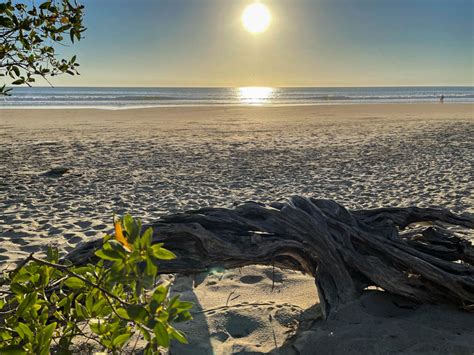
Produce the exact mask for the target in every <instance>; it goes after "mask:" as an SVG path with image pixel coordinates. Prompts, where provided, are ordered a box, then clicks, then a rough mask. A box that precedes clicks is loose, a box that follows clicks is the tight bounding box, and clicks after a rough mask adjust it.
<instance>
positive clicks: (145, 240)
mask: <svg viewBox="0 0 474 355" xmlns="http://www.w3.org/2000/svg"><path fill="white" fill-rule="evenodd" d="M152 237H153V228H151V227H149V228H147V230H146V231H145V233H143V235H142V236H141V237H140V247H141V248H142V249H146V248H148V247H149V246H151V240H152Z"/></svg>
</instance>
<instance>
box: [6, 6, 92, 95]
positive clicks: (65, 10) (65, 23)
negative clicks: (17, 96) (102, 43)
mask: <svg viewBox="0 0 474 355" xmlns="http://www.w3.org/2000/svg"><path fill="white" fill-rule="evenodd" d="M83 15H84V6H83V5H80V4H78V3H77V2H76V1H70V0H57V1H45V2H43V3H41V4H39V5H35V4H34V2H31V4H26V3H25V1H15V2H12V1H11V0H10V1H6V2H3V3H0V76H1V77H2V81H3V84H2V85H1V86H0V95H7V94H8V92H9V91H10V90H11V89H8V88H7V87H6V85H7V78H9V81H11V84H12V85H21V84H26V85H29V86H31V83H33V82H35V80H36V78H37V77H42V78H44V79H45V80H46V81H48V76H56V75H60V74H69V75H78V74H79V73H78V71H77V69H78V66H79V64H78V63H77V62H76V56H73V57H72V58H68V59H65V58H60V57H59V56H58V55H57V53H56V50H55V47H56V46H57V45H67V44H68V43H69V42H71V43H74V42H75V41H79V40H80V39H81V38H82V33H83V32H84V31H85V30H86V28H85V27H84V26H83ZM48 83H49V81H48Z"/></svg>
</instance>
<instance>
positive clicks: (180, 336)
mask: <svg viewBox="0 0 474 355" xmlns="http://www.w3.org/2000/svg"><path fill="white" fill-rule="evenodd" d="M170 335H171V337H173V338H175V339H176V340H177V341H179V342H180V343H183V344H188V339H186V336H185V335H184V333H183V332H180V331H179V330H177V329H174V328H173V327H171V326H170Z"/></svg>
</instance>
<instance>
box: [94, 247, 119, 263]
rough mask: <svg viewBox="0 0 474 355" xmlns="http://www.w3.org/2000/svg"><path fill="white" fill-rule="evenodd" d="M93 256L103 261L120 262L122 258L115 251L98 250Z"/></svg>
mask: <svg viewBox="0 0 474 355" xmlns="http://www.w3.org/2000/svg"><path fill="white" fill-rule="evenodd" d="M94 254H95V255H96V256H98V257H99V258H101V259H104V260H112V261H114V260H122V256H121V255H120V254H119V253H117V252H116V251H115V250H104V249H99V250H97V251H96V252H95V253H94Z"/></svg>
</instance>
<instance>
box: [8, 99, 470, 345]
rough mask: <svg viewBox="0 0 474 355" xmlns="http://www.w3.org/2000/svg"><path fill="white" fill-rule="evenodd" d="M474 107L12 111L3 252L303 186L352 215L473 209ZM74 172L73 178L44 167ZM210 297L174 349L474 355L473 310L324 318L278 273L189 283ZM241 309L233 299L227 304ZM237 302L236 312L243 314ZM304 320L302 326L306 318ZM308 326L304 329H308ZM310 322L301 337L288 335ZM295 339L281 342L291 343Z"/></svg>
mask: <svg viewBox="0 0 474 355" xmlns="http://www.w3.org/2000/svg"><path fill="white" fill-rule="evenodd" d="M473 110H474V106H473V105H470V104H444V105H439V104H389V105H375V104H374V105H334V106H298V107H297V106H294V107H193V108H191V107H188V108H186V107H181V108H156V109H135V110H117V111H112V110H89V109H80V110H79V109H78V110H59V109H58V110H33V109H32V110H6V109H3V110H0V130H1V131H0V166H1V170H0V211H1V212H0V228H1V237H0V240H1V245H0V261H1V262H2V263H3V265H11V263H12V262H15V261H18V260H20V259H22V258H23V257H24V256H25V255H27V254H29V253H30V252H32V251H41V250H44V247H45V245H47V244H54V245H57V246H59V247H60V249H61V250H62V251H64V252H66V251H68V250H70V249H72V248H73V247H74V246H75V245H76V244H77V243H78V242H81V241H83V240H88V239H89V238H93V237H97V236H101V235H102V233H104V232H107V231H110V226H111V223H110V222H111V218H112V213H113V212H117V213H119V214H121V213H124V212H131V213H132V214H133V215H134V216H138V217H141V218H142V219H143V220H144V221H145V222H146V221H151V220H153V219H156V218H158V217H159V216H160V215H162V214H165V213H170V212H176V211H181V210H185V209H192V208H197V207H202V206H226V207H229V206H232V204H233V203H236V202H242V201H247V200H257V201H261V202H270V201H275V200H280V199H284V198H286V197H288V196H290V195H293V194H301V195H307V196H317V197H320V198H332V199H334V200H336V201H338V202H340V203H342V204H344V205H345V206H347V207H349V208H369V207H379V206H408V205H419V206H435V205H438V206H444V207H448V208H450V209H452V210H454V211H456V212H464V213H474V203H473V202H474V201H473V188H474V187H473V172H474V169H473V166H474V164H473V163H474V145H473V143H472V142H473V139H472V137H474V114H473ZM53 167H66V168H69V169H70V170H69V172H67V173H66V174H64V175H63V176H61V177H51V176H46V175H43V173H45V172H47V171H48V170H50V169H51V168H53ZM175 290H176V291H181V292H183V295H184V297H186V298H188V299H192V300H194V301H195V302H196V304H197V305H196V308H195V320H194V321H193V322H191V323H190V324H187V325H184V328H185V329H186V331H187V333H188V334H189V336H190V340H191V342H192V344H193V345H192V347H187V348H185V347H182V346H177V347H174V348H173V349H172V350H173V351H174V353H178V354H181V353H193V354H198V353H212V352H214V353H216V354H221V353H231V352H268V351H272V350H274V349H275V348H279V352H283V353H297V352H299V353H301V354H309V353H321V354H326V353H335V354H337V353H347V352H354V353H390V352H402V353H411V352H415V353H416V352H426V353H441V352H443V353H459V354H472V353H474V320H473V318H474V317H473V316H472V315H467V314H465V313H461V312H459V311H457V310H454V309H449V308H446V307H439V306H438V307H434V306H423V307H419V308H418V309H416V310H411V309H410V310H405V309H402V310H400V308H398V307H395V306H394V305H393V302H391V301H390V300H387V297H379V295H375V296H374V295H368V296H367V297H366V298H364V299H363V300H362V301H358V302H356V303H355V304H353V305H349V306H348V308H347V309H346V310H343V311H341V312H340V315H338V316H337V317H336V319H333V320H331V321H330V322H324V323H323V322H321V321H314V319H317V318H318V314H319V311H318V306H317V302H318V300H317V296H316V289H315V286H314V281H313V280H312V279H311V278H310V277H308V276H304V275H301V274H298V273H294V272H288V271H281V270H278V269H277V270H272V268H269V267H257V266H254V267H246V268H243V269H238V270H229V271H219V270H214V271H213V272H211V273H210V275H198V276H197V277H196V278H194V279H192V278H185V277H178V278H177V280H176V283H175ZM226 305H227V307H226ZM228 306H230V307H228ZM298 322H301V323H300V324H299V326H298ZM298 327H299V328H298ZM296 329H299V331H298V336H297V337H296V338H295V339H294V340H292V341H288V338H290V337H291V335H292V334H294V333H295V331H296ZM284 343H285V345H284V346H283V347H282V344H284Z"/></svg>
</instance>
